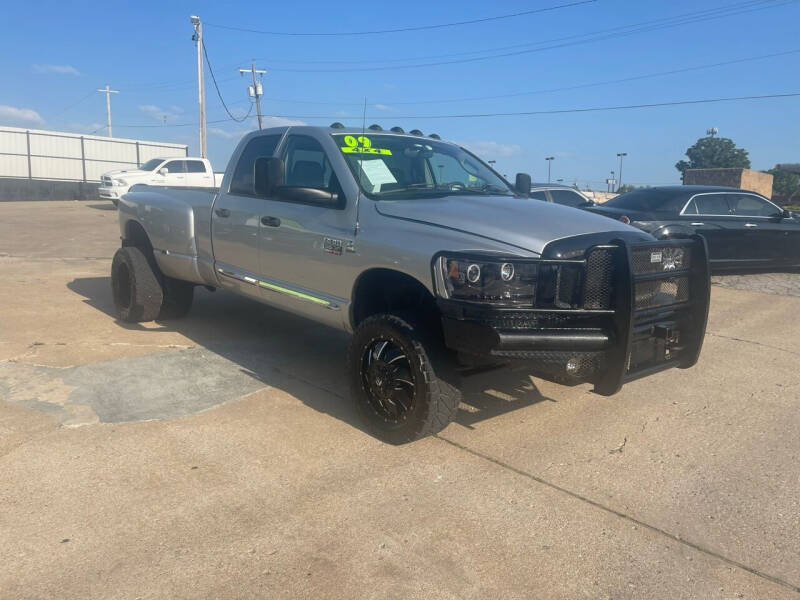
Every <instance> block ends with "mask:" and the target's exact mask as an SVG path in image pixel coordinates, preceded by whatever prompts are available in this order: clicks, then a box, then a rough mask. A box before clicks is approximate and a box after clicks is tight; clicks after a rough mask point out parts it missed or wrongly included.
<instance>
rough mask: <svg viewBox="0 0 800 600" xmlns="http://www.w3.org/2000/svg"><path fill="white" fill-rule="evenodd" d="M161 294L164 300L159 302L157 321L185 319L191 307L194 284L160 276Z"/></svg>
mask: <svg viewBox="0 0 800 600" xmlns="http://www.w3.org/2000/svg"><path fill="white" fill-rule="evenodd" d="M161 292H162V294H163V297H164V299H163V300H162V301H161V310H160V311H159V313H158V320H162V319H180V318H181V317H185V316H186V313H188V312H189V309H190V308H191V307H192V300H193V299H194V284H193V283H189V282H188V281H182V280H180V279H173V278H172V277H167V276H166V275H162V276H161Z"/></svg>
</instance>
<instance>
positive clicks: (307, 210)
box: [111, 123, 709, 443]
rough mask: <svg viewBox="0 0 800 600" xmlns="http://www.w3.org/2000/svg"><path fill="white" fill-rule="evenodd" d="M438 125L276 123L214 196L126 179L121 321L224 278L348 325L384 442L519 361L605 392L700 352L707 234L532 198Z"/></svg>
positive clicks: (443, 413) (148, 316)
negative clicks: (464, 385)
mask: <svg viewBox="0 0 800 600" xmlns="http://www.w3.org/2000/svg"><path fill="white" fill-rule="evenodd" d="M530 189H531V187H530V176H528V175H526V174H522V173H521V174H519V175H517V178H516V182H515V184H514V185H512V184H510V183H508V182H507V181H506V180H505V179H503V178H502V177H501V176H499V175H498V174H497V173H496V172H494V171H493V170H492V169H491V168H490V167H489V166H488V165H486V164H485V163H483V162H482V161H481V160H480V159H478V158H477V157H476V156H474V155H473V154H471V153H470V152H468V151H467V150H465V149H463V148H460V147H459V146H457V145H455V144H450V143H446V142H443V141H441V140H440V139H439V137H438V136H436V135H431V136H428V137H425V136H423V134H422V133H421V132H419V131H417V130H414V131H411V132H410V133H409V134H406V133H404V132H403V130H402V129H400V128H393V129H392V130H391V131H384V130H382V129H381V128H380V127H379V126H377V125H373V126H370V127H369V128H368V129H363V130H362V129H358V130H355V129H345V128H343V127H342V126H341V125H340V124H338V123H335V124H334V125H332V126H331V127H281V128H274V129H266V130H263V131H256V132H253V133H250V134H249V135H247V136H245V137H244V138H243V139H242V141H241V142H240V143H239V145H238V147H237V149H236V151H235V152H234V153H233V156H232V157H231V161H230V164H229V165H228V169H227V171H226V172H225V176H224V178H223V181H222V185H221V187H220V189H219V192H217V193H211V192H203V191H190V190H170V189H166V188H158V187H147V186H137V187H135V188H133V189H132V190H131V192H129V193H128V194H126V195H125V196H124V197H123V198H122V199H121V201H120V204H119V219H120V221H119V224H120V232H121V237H122V247H121V248H120V249H119V250H118V251H117V253H116V255H115V256H114V260H113V264H112V267H111V269H112V271H111V276H112V277H111V279H112V291H113V296H114V302H115V304H116V307H117V310H118V312H119V317H120V318H121V319H122V320H124V321H147V320H153V319H166V318H175V317H180V316H182V315H184V314H186V312H187V311H188V310H189V308H190V305H191V303H192V296H193V289H194V286H197V285H202V286H206V287H209V288H225V289H228V290H230V291H232V292H235V293H238V294H241V295H244V296H248V297H250V298H252V299H254V300H256V301H258V302H263V303H265V304H269V305H271V306H276V307H279V308H281V309H285V310H287V311H291V312H293V313H297V314H299V315H302V316H304V317H307V318H309V319H313V320H314V321H316V322H318V323H320V324H321V325H325V326H329V327H334V328H338V329H343V330H346V331H348V332H352V333H353V336H352V338H351V342H350V348H349V351H348V357H347V362H348V369H349V374H350V381H351V386H352V397H353V400H354V401H355V402H356V404H357V406H358V409H359V411H360V413H361V415H362V416H363V417H364V419H365V421H366V423H367V425H368V426H369V427H370V429H371V431H373V432H374V433H375V435H377V436H378V437H380V438H381V439H383V440H386V441H388V442H391V443H403V442H406V441H410V440H414V439H417V438H420V437H422V436H426V435H430V434H433V433H436V432H437V431H439V430H441V429H443V428H444V427H445V426H447V424H448V423H449V422H450V421H451V420H453V418H454V417H455V415H456V412H457V409H458V405H459V401H460V392H459V380H460V377H462V376H464V375H465V374H468V373H470V372H475V371H477V370H479V369H482V368H485V367H493V366H502V365H505V364H508V363H511V362H513V361H526V364H527V365H528V366H529V368H530V372H531V373H532V374H536V375H539V376H542V377H545V378H549V379H551V380H555V381H560V382H564V383H567V384H572V383H580V382H590V383H592V384H593V385H594V390H595V391H596V392H598V393H600V394H603V395H610V394H613V393H615V392H617V391H618V390H619V389H620V387H621V386H622V385H623V384H624V383H625V382H628V381H631V380H633V379H636V378H639V377H642V376H646V375H649V374H652V373H656V372H658V371H662V370H664V369H667V368H670V367H679V368H687V367H690V366H692V365H694V364H695V363H696V362H697V359H698V355H699V353H700V348H701V346H702V342H703V336H704V333H705V327H706V319H707V314H708V302H709V275H708V260H707V256H706V247H705V243H704V241H703V239H702V238H699V237H695V238H686V239H675V240H662V241H657V240H655V239H654V238H653V237H651V236H650V235H649V234H647V233H645V232H643V231H640V230H638V229H634V228H633V227H630V226H628V225H624V224H623V223H619V222H614V221H612V220H610V219H607V218H605V217H602V216H598V215H593V214H590V213H587V212H585V211H579V210H576V209H573V208H569V207H565V206H559V205H557V204H550V203H545V202H536V201H534V200H531V199H530V198H529V194H530Z"/></svg>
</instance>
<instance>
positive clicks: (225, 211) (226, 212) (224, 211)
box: [214, 208, 231, 219]
mask: <svg viewBox="0 0 800 600" xmlns="http://www.w3.org/2000/svg"><path fill="white" fill-rule="evenodd" d="M214 212H215V213H216V214H217V216H218V217H222V218H223V219H226V218H228V217H230V216H231V211H229V210H228V209H227V208H218V209H216V210H215V211H214Z"/></svg>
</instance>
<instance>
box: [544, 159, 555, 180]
mask: <svg viewBox="0 0 800 600" xmlns="http://www.w3.org/2000/svg"><path fill="white" fill-rule="evenodd" d="M555 159H556V157H555V156H548V157H547V158H545V160H546V161H547V183H550V166H551V165H552V164H553V161H554V160H555Z"/></svg>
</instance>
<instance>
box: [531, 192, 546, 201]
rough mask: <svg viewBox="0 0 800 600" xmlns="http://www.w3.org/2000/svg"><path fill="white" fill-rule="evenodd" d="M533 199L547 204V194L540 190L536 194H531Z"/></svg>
mask: <svg viewBox="0 0 800 600" xmlns="http://www.w3.org/2000/svg"><path fill="white" fill-rule="evenodd" d="M531 198H533V199H534V200H542V201H543V202H547V201H548V200H547V194H546V193H545V191H544V190H538V191H536V192H531Z"/></svg>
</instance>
